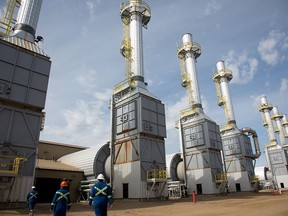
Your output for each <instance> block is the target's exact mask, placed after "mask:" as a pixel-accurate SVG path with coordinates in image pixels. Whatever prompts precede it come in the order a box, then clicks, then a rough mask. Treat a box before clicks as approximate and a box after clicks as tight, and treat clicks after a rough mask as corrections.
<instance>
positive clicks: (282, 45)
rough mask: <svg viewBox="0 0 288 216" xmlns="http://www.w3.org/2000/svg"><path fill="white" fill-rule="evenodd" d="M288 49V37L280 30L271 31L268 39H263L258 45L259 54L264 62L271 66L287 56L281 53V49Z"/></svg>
mask: <svg viewBox="0 0 288 216" xmlns="http://www.w3.org/2000/svg"><path fill="white" fill-rule="evenodd" d="M287 48H288V37H285V33H283V32H280V31H278V30H272V31H270V33H269V35H268V37H267V38H265V39H262V40H261V41H260V42H259V45H258V52H259V54H260V55H261V58H262V60H263V61H265V62H266V63H267V64H269V65H276V64H277V63H278V62H280V61H281V60H282V59H284V57H285V56H283V54H282V53H281V49H287Z"/></svg>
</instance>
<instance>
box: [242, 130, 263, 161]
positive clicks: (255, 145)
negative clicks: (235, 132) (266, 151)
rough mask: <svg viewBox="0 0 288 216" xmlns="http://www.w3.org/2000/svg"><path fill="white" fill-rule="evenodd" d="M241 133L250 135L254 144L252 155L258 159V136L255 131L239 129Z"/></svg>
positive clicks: (259, 153)
mask: <svg viewBox="0 0 288 216" xmlns="http://www.w3.org/2000/svg"><path fill="white" fill-rule="evenodd" d="M241 131H242V133H248V135H252V138H253V142H254V147H255V151H256V153H255V154H254V157H255V158H259V157H260V155H261V151H260V147H259V141H258V135H257V133H256V131H255V130H253V129H252V128H242V129H241Z"/></svg>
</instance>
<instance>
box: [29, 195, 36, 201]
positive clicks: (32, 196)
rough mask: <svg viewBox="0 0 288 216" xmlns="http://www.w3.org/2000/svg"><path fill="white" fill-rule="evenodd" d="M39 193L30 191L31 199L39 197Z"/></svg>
mask: <svg viewBox="0 0 288 216" xmlns="http://www.w3.org/2000/svg"><path fill="white" fill-rule="evenodd" d="M37 194H38V193H36V194H33V193H30V195H31V196H30V198H29V200H30V199H32V198H35V199H37Z"/></svg>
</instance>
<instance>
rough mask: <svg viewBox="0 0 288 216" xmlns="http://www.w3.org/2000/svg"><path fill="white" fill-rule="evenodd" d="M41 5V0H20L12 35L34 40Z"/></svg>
mask: <svg viewBox="0 0 288 216" xmlns="http://www.w3.org/2000/svg"><path fill="white" fill-rule="evenodd" d="M41 5H42V0H22V1H21V6H20V9H19V13H18V16H17V23H16V25H15V27H14V33H13V35H14V36H18V37H20V38H23V39H25V40H28V41H30V42H34V40H35V32H36V28H37V23H38V19H39V15H40V10H41Z"/></svg>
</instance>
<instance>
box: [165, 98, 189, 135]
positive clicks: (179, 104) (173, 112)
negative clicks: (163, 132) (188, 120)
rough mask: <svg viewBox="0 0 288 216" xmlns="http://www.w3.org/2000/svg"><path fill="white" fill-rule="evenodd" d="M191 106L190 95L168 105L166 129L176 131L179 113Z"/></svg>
mask: <svg viewBox="0 0 288 216" xmlns="http://www.w3.org/2000/svg"><path fill="white" fill-rule="evenodd" d="M188 106H189V99H188V94H186V95H185V96H183V97H181V98H180V100H178V101H176V103H173V104H168V105H166V128H167V130H169V129H174V128H175V121H177V120H178V119H179V112H180V111H181V110H183V109H185V108H187V107H188Z"/></svg>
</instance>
